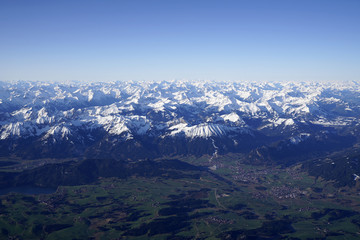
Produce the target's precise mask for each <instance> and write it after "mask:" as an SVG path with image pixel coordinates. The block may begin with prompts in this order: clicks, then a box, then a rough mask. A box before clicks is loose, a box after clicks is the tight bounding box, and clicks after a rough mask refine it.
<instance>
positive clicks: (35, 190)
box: [0, 186, 56, 195]
mask: <svg viewBox="0 0 360 240" xmlns="http://www.w3.org/2000/svg"><path fill="white" fill-rule="evenodd" d="M54 192H56V188H43V187H35V186H21V187H9V188H2V189H0V195H6V194H8V193H22V194H27V195H38V194H50V193H54Z"/></svg>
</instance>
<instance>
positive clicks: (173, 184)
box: [0, 156, 360, 239]
mask: <svg viewBox="0 0 360 240" xmlns="http://www.w3.org/2000/svg"><path fill="white" fill-rule="evenodd" d="M207 159H208V158H207V157H203V158H202V159H196V158H194V157H192V158H181V159H180V160H181V161H184V162H187V163H190V164H193V165H198V166H202V167H203V169H205V170H202V171H196V170H183V169H180V170H176V174H175V175H174V172H173V171H172V172H166V171H165V172H161V174H160V175H157V176H149V177H144V176H138V175H136V174H135V175H133V176H130V177H127V178H123V179H120V178H115V177H108V178H106V177H100V178H98V179H97V181H95V182H93V183H91V184H87V185H80V186H60V187H58V189H57V191H56V193H53V194H48V195H23V194H15V193H12V194H8V195H3V196H0V230H1V231H0V239H149V238H151V239H260V238H262V239H359V238H360V195H359V194H358V190H359V189H357V188H356V187H354V188H349V187H344V188H335V187H333V185H332V183H330V182H326V181H324V180H322V179H319V178H318V179H315V178H314V177H311V176H309V175H307V174H306V173H305V172H303V171H302V170H301V168H300V166H293V167H291V168H281V167H264V166H262V167H259V166H252V165H246V164H243V163H241V162H240V161H239V160H238V159H237V158H236V156H220V157H218V158H216V159H214V160H212V161H211V162H209V161H208V160H207ZM158 161H161V160H158ZM213 166H216V170H215V167H213ZM207 167H213V168H212V169H214V170H207Z"/></svg>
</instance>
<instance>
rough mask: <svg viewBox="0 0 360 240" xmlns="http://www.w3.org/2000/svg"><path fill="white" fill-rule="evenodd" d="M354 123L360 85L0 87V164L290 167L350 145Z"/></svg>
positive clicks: (25, 84) (356, 127) (356, 125)
mask: <svg viewBox="0 0 360 240" xmlns="http://www.w3.org/2000/svg"><path fill="white" fill-rule="evenodd" d="M359 116H360V83H358V82H343V83H314V82H291V83H288V82H265V83H260V82H249V83H243V82H206V81H204V82H201V81H197V82H191V81H163V82H131V81H129V82H112V83H79V82H69V83H44V82H26V81H19V82H14V83H8V82H1V83H0V156H3V157H8V156H16V157H21V158H25V159H26V158H28V159H35V158H36V159H38V158H49V157H51V158H67V157H83V156H85V157H87V158H88V157H96V158H99V157H111V158H115V159H141V158H153V157H160V156H169V155H189V154H190V155H203V154H209V155H210V156H215V155H216V154H224V153H229V152H239V153H246V154H247V155H246V156H247V158H248V161H253V162H256V161H259V160H261V159H265V158H266V159H267V160H269V159H270V160H271V159H274V161H277V162H279V161H280V162H284V163H289V162H292V160H291V161H289V159H292V157H294V158H296V159H298V158H301V157H303V158H306V157H307V156H308V154H309V153H311V154H313V153H319V154H320V153H322V152H329V151H334V150H341V149H345V148H348V147H351V146H353V145H354V144H356V143H357V142H358V141H359V139H358V136H359V134H358V131H359V126H360V124H359V123H360V119H359ZM285 156H286V160H284V161H283V159H285Z"/></svg>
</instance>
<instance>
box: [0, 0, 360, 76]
mask: <svg viewBox="0 0 360 240" xmlns="http://www.w3.org/2000/svg"><path fill="white" fill-rule="evenodd" d="M359 13H360V1H359V0H342V1H340V0H336V1H333V0H271V1H270V0H246V1H245V0H237V1H230V0H222V1H220V0H219V1H212V0H204V1H202V0H166V1H165V0H129V1H125V0H124V1H120V0H117V1H111V0H108V1H100V0H99V1H92V0H84V1H81V0H70V1H67V0H61V1H37V0H32V1H29V0H2V1H0V33H1V35H0V80H2V81H13V80H33V81H36V80H39V81H47V80H49V81H67V80H79V81H116V80H171V79H189V80H199V79H200V80H202V79H209V80H218V81H226V80H230V81H267V80H271V81H286V80H292V81H293V80H295V81H303V80H304V81H309V80H315V81H334V80H337V81H342V80H358V81H359V80H360V14H359Z"/></svg>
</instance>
